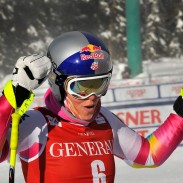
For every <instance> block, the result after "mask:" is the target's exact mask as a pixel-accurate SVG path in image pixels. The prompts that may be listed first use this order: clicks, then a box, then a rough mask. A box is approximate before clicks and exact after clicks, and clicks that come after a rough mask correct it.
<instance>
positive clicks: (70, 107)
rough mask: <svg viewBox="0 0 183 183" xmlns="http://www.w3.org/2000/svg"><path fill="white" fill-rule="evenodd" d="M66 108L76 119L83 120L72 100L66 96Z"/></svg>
mask: <svg viewBox="0 0 183 183" xmlns="http://www.w3.org/2000/svg"><path fill="white" fill-rule="evenodd" d="M64 105H65V108H66V109H67V110H68V111H69V112H70V113H71V114H72V115H73V116H75V117H76V118H78V119H81V116H80V114H79V112H78V111H77V109H76V107H75V106H74V105H73V103H72V102H71V100H70V99H69V98H68V97H67V96H66V97H65V100H64Z"/></svg>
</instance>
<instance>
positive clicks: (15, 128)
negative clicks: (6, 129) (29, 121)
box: [9, 112, 21, 183]
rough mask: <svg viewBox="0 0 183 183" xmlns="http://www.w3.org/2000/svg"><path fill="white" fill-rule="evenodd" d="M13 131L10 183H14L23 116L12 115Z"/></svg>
mask: <svg viewBox="0 0 183 183" xmlns="http://www.w3.org/2000/svg"><path fill="white" fill-rule="evenodd" d="M11 116H12V130H11V138H10V149H11V151H10V169H9V183H14V179H15V178H14V175H15V165H16V150H17V146H18V126H19V122H20V118H21V115H20V114H18V113H16V112H15V113H13V114H12V115H11Z"/></svg>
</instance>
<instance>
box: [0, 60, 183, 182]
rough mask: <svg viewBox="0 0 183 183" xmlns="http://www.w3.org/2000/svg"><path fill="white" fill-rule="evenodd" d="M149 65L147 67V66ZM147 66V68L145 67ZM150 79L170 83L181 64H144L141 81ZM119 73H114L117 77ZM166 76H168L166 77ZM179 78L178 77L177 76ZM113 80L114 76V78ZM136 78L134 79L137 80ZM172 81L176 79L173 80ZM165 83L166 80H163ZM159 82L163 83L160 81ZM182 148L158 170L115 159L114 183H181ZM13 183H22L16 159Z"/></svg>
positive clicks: (1, 174)
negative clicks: (148, 75) (163, 78)
mask: <svg viewBox="0 0 183 183" xmlns="http://www.w3.org/2000/svg"><path fill="white" fill-rule="evenodd" d="M148 64H149V65H148ZM147 65H148V67H147ZM118 68H119V69H118V72H120V73H121V71H122V70H123V68H124V67H123V66H122V65H121V66H119V67H118ZM116 71H117V70H116ZM146 72H148V74H151V76H152V77H157V76H159V75H160V73H162V74H163V75H164V76H165V75H166V77H167V78H169V81H170V78H172V77H170V75H169V74H170V73H172V72H173V74H181V73H183V62H182V61H181V60H177V59H164V60H163V61H162V62H161V63H150V62H146V67H144V73H142V74H141V79H143V77H147V73H146ZM120 73H116V75H118V76H119V74H120ZM167 74H168V75H167ZM10 77H11V76H6V77H5V80H4V81H3V85H4V84H5V81H6V80H8V79H9V78H10ZM179 77H180V75H179ZM114 79H115V76H114ZM137 79H138V77H137V78H136V79H135V80H137ZM174 79H178V76H177V78H174ZM165 81H166V80H165ZM161 82H163V81H162V80H161ZM182 154H183V147H181V146H179V147H178V148H177V149H176V150H175V151H174V152H173V154H172V155H171V156H170V158H169V159H168V160H167V161H166V162H165V163H164V164H163V165H162V166H160V167H158V168H152V169H151V168H149V169H134V168H132V167H130V166H128V165H127V164H126V163H125V162H124V161H123V160H121V159H119V158H115V162H116V178H115V183H155V182H156V183H180V182H183V157H182ZM0 170H1V171H0V182H1V183H7V182H8V177H9V164H8V162H7V161H6V162H3V163H1V164H0ZM15 182H17V183H24V179H23V174H22V171H21V165H20V161H19V160H18V159H17V163H16V169H15Z"/></svg>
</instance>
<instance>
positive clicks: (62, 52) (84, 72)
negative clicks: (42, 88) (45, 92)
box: [48, 31, 112, 102]
mask: <svg viewBox="0 0 183 183" xmlns="http://www.w3.org/2000/svg"><path fill="white" fill-rule="evenodd" d="M48 57H49V58H50V59H51V61H52V64H53V70H52V72H51V73H50V75H49V78H48V81H49V84H50V88H51V90H52V92H53V94H54V96H55V97H56V99H57V100H58V101H60V102H63V99H64V97H65V88H64V81H65V80H66V79H67V78H68V77H69V76H74V77H85V79H86V77H89V78H90V79H91V78H92V77H96V76H99V77H100V76H102V75H105V76H106V75H107V74H109V73H112V61H111V60H110V53H109V51H108V49H107V47H106V46H105V44H104V43H103V42H102V41H101V40H100V39H99V38H97V37H96V36H94V35H92V34H90V33H87V32H80V31H73V32H67V33H64V34H62V35H60V36H58V37H57V38H56V39H54V40H53V41H52V42H51V44H50V45H49V47H48Z"/></svg>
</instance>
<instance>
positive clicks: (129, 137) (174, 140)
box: [105, 112, 183, 168]
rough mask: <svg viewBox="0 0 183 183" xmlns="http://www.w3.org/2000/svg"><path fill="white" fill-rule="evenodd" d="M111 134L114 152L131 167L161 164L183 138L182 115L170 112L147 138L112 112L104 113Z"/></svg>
mask: <svg viewBox="0 0 183 183" xmlns="http://www.w3.org/2000/svg"><path fill="white" fill-rule="evenodd" d="M105 113H106V114H107V116H108V117H107V119H108V121H109V123H110V125H111V127H112V130H113V136H114V145H113V150H114V154H116V155H117V156H118V157H120V158H122V159H124V160H125V161H126V162H127V163H128V164H129V165H130V166H132V167H134V168H143V167H157V166H160V165H161V164H162V163H163V162H164V161H166V159H168V157H169V156H170V155H171V153H172V152H173V151H174V150H175V148H176V147H177V146H178V145H179V144H180V142H181V141H182V140H183V118H182V117H180V116H178V115H176V114H170V115H169V116H168V118H167V119H166V120H165V122H164V123H163V124H162V125H161V126H160V127H159V128H158V129H157V130H155V131H154V132H153V133H152V134H150V135H149V136H148V137H147V138H144V137H143V136H140V135H139V134H138V133H137V132H135V131H134V130H132V129H130V128H129V127H127V126H126V125H125V124H124V123H123V122H122V121H120V120H119V119H118V118H117V117H116V116H115V115H113V114H111V113H110V112H105Z"/></svg>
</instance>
